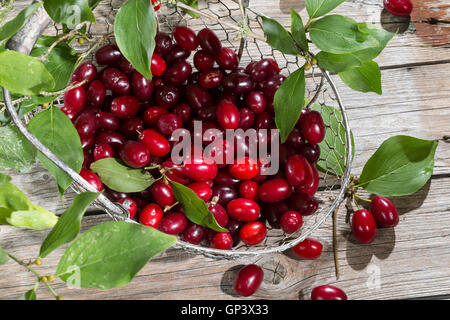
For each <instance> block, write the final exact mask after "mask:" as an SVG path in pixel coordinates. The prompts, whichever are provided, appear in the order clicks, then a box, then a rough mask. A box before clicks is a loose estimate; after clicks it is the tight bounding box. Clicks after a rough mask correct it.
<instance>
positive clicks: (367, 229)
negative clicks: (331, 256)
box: [352, 209, 377, 244]
mask: <svg viewBox="0 0 450 320" xmlns="http://www.w3.org/2000/svg"><path fill="white" fill-rule="evenodd" d="M352 231H353V235H354V236H355V238H356V240H357V241H358V242H359V243H361V244H368V243H371V242H373V240H375V237H376V235H377V223H376V222H375V218H374V217H373V215H372V213H370V211H369V210H366V209H361V210H358V211H356V212H355V213H354V214H353V218H352Z"/></svg>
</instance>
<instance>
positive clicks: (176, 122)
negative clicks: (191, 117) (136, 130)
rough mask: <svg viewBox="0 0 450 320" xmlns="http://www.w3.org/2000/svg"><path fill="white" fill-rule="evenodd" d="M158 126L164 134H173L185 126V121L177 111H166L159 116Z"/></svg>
mask: <svg viewBox="0 0 450 320" xmlns="http://www.w3.org/2000/svg"><path fill="white" fill-rule="evenodd" d="M157 126H158V129H159V131H160V132H161V133H162V134H165V135H171V134H172V133H173V132H174V131H175V130H177V129H180V128H181V127H182V126H183V121H182V120H181V118H180V117H179V116H178V115H176V114H175V113H165V114H163V115H161V116H160V117H159V119H158V123H157Z"/></svg>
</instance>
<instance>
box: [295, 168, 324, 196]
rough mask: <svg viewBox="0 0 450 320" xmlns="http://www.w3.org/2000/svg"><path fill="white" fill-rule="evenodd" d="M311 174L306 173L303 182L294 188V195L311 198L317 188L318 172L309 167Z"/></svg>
mask: <svg viewBox="0 0 450 320" xmlns="http://www.w3.org/2000/svg"><path fill="white" fill-rule="evenodd" d="M311 169H312V170H311V172H309V171H308V172H307V175H306V179H305V182H304V183H303V184H301V185H299V186H297V187H295V192H296V193H306V194H309V195H311V196H313V195H314V194H315V193H316V192H317V189H318V188H319V172H318V171H317V169H316V167H315V166H311Z"/></svg>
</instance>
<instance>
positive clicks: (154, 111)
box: [142, 107, 169, 127]
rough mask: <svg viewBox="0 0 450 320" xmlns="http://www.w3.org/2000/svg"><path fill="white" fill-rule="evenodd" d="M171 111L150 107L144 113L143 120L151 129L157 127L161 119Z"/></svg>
mask: <svg viewBox="0 0 450 320" xmlns="http://www.w3.org/2000/svg"><path fill="white" fill-rule="evenodd" d="M168 112H169V111H168V110H167V109H166V108H163V107H150V108H148V109H147V110H145V111H144V114H143V115H142V120H144V123H145V124H146V125H147V126H149V127H155V126H156V124H157V123H158V120H159V118H160V117H161V116H162V115H163V114H165V113H168Z"/></svg>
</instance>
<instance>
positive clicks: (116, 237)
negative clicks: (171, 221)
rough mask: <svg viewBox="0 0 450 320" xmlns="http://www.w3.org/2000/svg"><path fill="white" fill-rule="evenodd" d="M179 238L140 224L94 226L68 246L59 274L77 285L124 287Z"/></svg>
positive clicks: (57, 271) (119, 223)
mask: <svg viewBox="0 0 450 320" xmlns="http://www.w3.org/2000/svg"><path fill="white" fill-rule="evenodd" d="M176 241H177V238H176V237H175V236H172V235H168V234H165V233H162V232H160V231H158V230H156V229H154V228H150V227H147V226H144V225H140V224H137V223H129V222H124V221H111V222H106V223H103V224H100V225H96V226H94V227H92V228H90V229H89V230H88V231H86V232H85V233H84V234H82V235H81V236H80V237H78V239H76V240H75V241H74V242H73V243H72V244H71V245H70V247H68V248H67V250H66V251H65V252H64V255H63V256H62V258H61V260H60V261H59V263H58V267H57V269H56V275H57V276H58V277H59V278H60V279H61V280H63V281H64V282H67V283H68V284H69V285H70V286H72V287H77V288H97V289H111V288H118V287H122V286H124V285H126V284H127V283H128V282H130V281H131V280H132V279H133V277H134V276H135V275H136V274H137V273H138V272H139V270H140V269H141V268H142V267H143V266H144V265H145V264H146V263H147V262H148V260H149V259H151V258H152V257H153V256H155V255H156V254H158V253H160V252H163V251H165V250H167V249H168V248H170V247H171V246H172V245H174V244H175V242H176Z"/></svg>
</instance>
